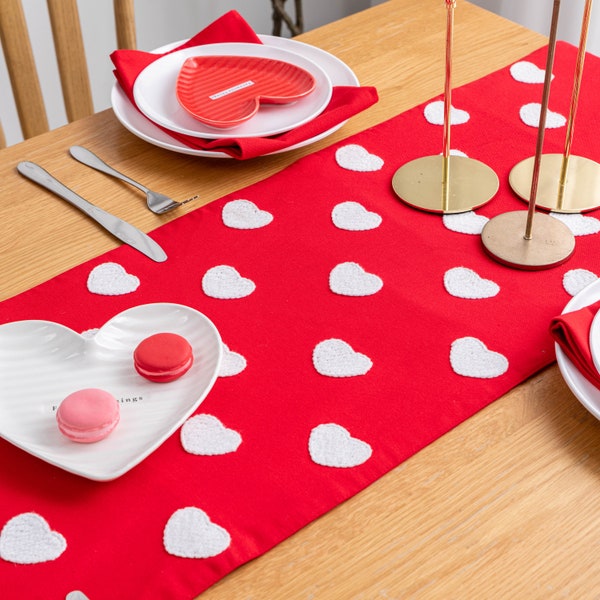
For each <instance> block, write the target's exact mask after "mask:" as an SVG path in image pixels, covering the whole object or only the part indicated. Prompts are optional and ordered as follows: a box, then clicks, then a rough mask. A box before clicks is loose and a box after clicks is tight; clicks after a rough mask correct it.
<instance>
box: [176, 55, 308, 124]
mask: <svg viewBox="0 0 600 600" xmlns="http://www.w3.org/2000/svg"><path fill="white" fill-rule="evenodd" d="M314 88H315V79H314V77H313V76H312V75H311V74H310V73H308V72H307V71H305V70H304V69H301V68H300V67H298V66H297V65H293V64H291V63H289V62H285V61H281V60H274V59H271V58H264V57H260V56H244V57H240V56H192V57H190V58H188V59H186V61H185V62H184V63H183V65H182V67H181V70H180V71H179V76H178V77H177V83H176V95H177V99H178V100H179V103H180V104H181V105H182V106H183V108H185V110H186V111H188V112H189V113H190V114H191V115H192V116H193V117H195V118H196V119H198V120H199V121H201V122H202V123H206V124H207V125H210V126H211V127H221V128H228V127H233V126H235V125H239V124H240V123H243V122H244V121H247V120H248V119H250V118H251V117H252V116H254V115H255V114H256V113H257V112H258V109H259V108H260V104H261V103H263V104H288V103H290V102H294V101H295V100H299V99H300V98H303V97H304V96H306V95H308V94H310V92H312V91H313V90H314Z"/></svg>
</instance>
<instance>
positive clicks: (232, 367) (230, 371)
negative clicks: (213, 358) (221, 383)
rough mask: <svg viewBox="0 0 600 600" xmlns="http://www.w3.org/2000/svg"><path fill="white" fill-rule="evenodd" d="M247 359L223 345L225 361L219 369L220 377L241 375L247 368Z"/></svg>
mask: <svg viewBox="0 0 600 600" xmlns="http://www.w3.org/2000/svg"><path fill="white" fill-rule="evenodd" d="M246 365H247V363H246V359H245V358H244V357H243V356H242V355H241V354H238V353H237V352H233V350H230V349H229V347H228V346H227V344H223V360H222V361H221V368H220V369H219V377H233V376H234V375H239V374H240V373H241V372H242V371H243V370H244V369H245V368H246Z"/></svg>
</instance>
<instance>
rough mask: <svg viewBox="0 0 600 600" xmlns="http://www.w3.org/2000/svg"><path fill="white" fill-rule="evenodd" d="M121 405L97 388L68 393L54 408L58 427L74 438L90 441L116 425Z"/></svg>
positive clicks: (95, 440)
mask: <svg viewBox="0 0 600 600" xmlns="http://www.w3.org/2000/svg"><path fill="white" fill-rule="evenodd" d="M119 418H120V408H119V403H118V402H117V400H116V399H115V398H114V396H112V395H111V394H109V393H108V392H106V391H104V390H101V389H98V388H86V389H83V390H78V391H76V392H73V393H72V394H69V395H68V396H67V397H66V398H65V399H64V400H63V401H62V402H61V403H60V405H59V407H58V410H57V411H56V421H57V424H58V428H59V430H60V431H61V433H62V434H63V435H65V436H66V437H68V438H69V439H70V440H72V441H74V442H82V443H91V442H97V441H100V440H102V439H104V438H105V437H107V436H108V435H109V434H110V433H111V432H112V431H113V429H114V428H115V427H116V426H117V423H118V422H119Z"/></svg>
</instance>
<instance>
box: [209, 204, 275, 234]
mask: <svg viewBox="0 0 600 600" xmlns="http://www.w3.org/2000/svg"><path fill="white" fill-rule="evenodd" d="M221 216H222V219H223V223H225V225H227V227H231V228H233V229H259V228H260V227H264V226H265V225H268V224H269V223H270V222H271V221H272V220H273V215H272V214H271V213H269V212H267V211H266V210H260V208H258V206H256V204H254V202H250V200H232V201H231V202H228V203H227V204H226V205H225V206H224V207H223V211H222V213H221Z"/></svg>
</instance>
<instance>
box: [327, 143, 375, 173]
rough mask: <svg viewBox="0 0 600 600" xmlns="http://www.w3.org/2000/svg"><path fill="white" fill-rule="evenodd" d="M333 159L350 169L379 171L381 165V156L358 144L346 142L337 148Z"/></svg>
mask: <svg viewBox="0 0 600 600" xmlns="http://www.w3.org/2000/svg"><path fill="white" fill-rule="evenodd" d="M335 160H336V162H337V164H338V165H339V166H340V167H342V168H343V169H348V170H350V171H360V172H368V171H379V170H380V169H381V167H383V159H382V158H380V157H379V156H376V155H375V154H370V153H369V152H368V151H367V150H366V149H365V148H363V147H362V146H359V145H358V144H348V145H347V146H342V147H341V148H338V149H337V150H336V152H335Z"/></svg>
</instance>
